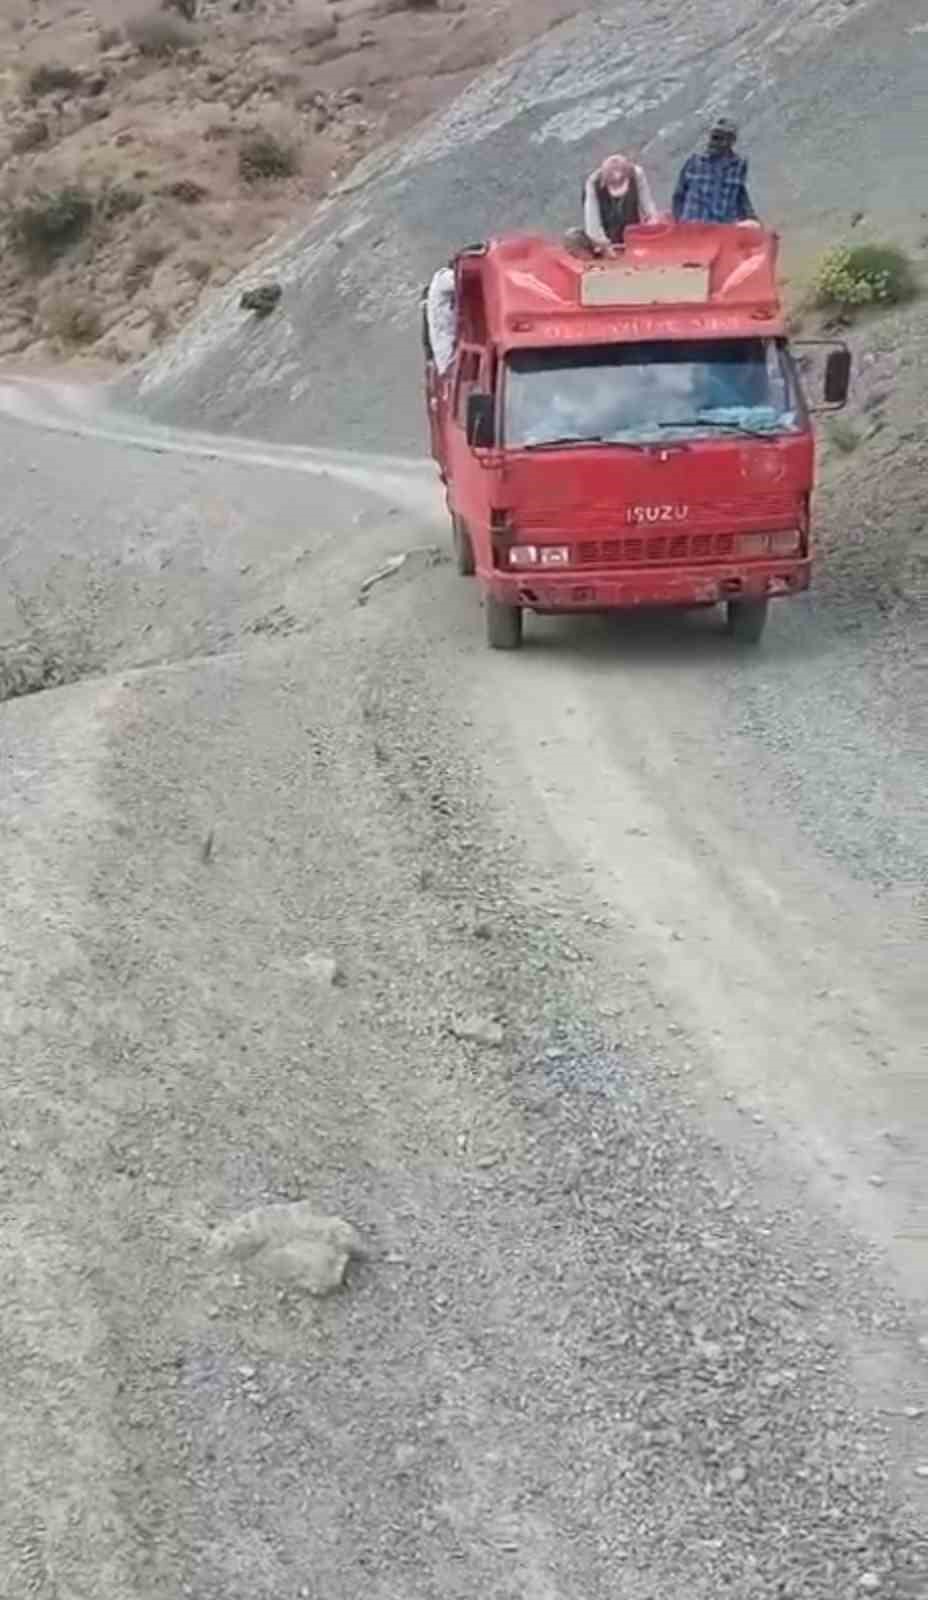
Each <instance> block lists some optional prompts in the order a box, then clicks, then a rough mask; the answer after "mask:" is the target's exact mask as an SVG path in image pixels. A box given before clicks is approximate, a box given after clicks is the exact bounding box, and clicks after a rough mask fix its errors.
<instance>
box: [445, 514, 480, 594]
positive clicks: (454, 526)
mask: <svg viewBox="0 0 928 1600" xmlns="http://www.w3.org/2000/svg"><path fill="white" fill-rule="evenodd" d="M451 539H452V543H453V545H454V565H455V567H456V568H457V571H458V572H459V573H460V575H461V577H462V578H472V577H473V576H474V547H473V545H472V544H471V542H470V534H469V533H468V531H467V528H466V525H465V524H464V523H463V522H462V521H461V518H460V517H459V516H458V515H457V513H456V512H454V511H452V513H451Z"/></svg>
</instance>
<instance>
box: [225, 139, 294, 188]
mask: <svg viewBox="0 0 928 1600" xmlns="http://www.w3.org/2000/svg"><path fill="white" fill-rule="evenodd" d="M298 169H299V157H298V155H297V152H296V150H295V149H294V147H293V145H292V144H288V143H287V142H286V141H285V140H283V139H281V138H279V137H278V135H277V134H276V133H272V132H271V131H270V129H268V128H255V129H254V130H253V131H252V132H251V133H249V134H248V136H247V138H245V139H243V140H242V143H241V144H240V146H239V151H238V170H239V176H240V177H241V179H242V182H243V183H265V182H268V181H277V180H279V179H281V178H292V177H293V175H294V173H295V172H297V171H298Z"/></svg>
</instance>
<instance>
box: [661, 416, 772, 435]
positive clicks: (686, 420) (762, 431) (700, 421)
mask: <svg viewBox="0 0 928 1600" xmlns="http://www.w3.org/2000/svg"><path fill="white" fill-rule="evenodd" d="M658 427H659V428H705V429H706V430H707V431H708V429H709V428H725V429H727V430H728V431H729V432H730V433H740V434H745V435H747V437H748V438H749V439H776V438H777V437H778V435H777V431H776V429H774V428H751V427H749V426H748V424H747V423H746V422H714V421H712V420H711V419H710V418H709V417H681V418H680V420H679V422H659V423H658Z"/></svg>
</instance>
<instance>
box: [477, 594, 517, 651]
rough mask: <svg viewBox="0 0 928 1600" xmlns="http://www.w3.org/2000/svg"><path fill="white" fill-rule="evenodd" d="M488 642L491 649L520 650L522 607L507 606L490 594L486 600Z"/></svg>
mask: <svg viewBox="0 0 928 1600" xmlns="http://www.w3.org/2000/svg"><path fill="white" fill-rule="evenodd" d="M483 604H484V610H485V612H486V619H487V644H488V645H489V646H490V649H491V650H518V649H519V647H520V646H521V644H522V607H521V606H506V605H503V603H502V602H501V601H500V600H494V599H493V596H492V595H491V594H488V595H487V596H486V598H485V600H484V603H483Z"/></svg>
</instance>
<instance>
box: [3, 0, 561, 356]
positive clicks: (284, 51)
mask: <svg viewBox="0 0 928 1600" xmlns="http://www.w3.org/2000/svg"><path fill="white" fill-rule="evenodd" d="M318 9H319V10H320V11H323V10H325V12H326V13H327V15H328V13H329V12H330V11H331V13H332V14H331V16H328V20H329V21H330V22H332V21H335V23H336V26H335V28H334V31H330V32H329V37H328V38H327V39H326V40H323V41H322V42H321V44H320V45H319V46H318V47H314V46H312V45H310V44H308V43H307V37H308V36H307V32H306V26H307V18H310V20H311V13H312V12H313V10H314V6H313V5H309V6H308V7H305V8H304V7H303V4H302V0H301V4H300V5H296V4H295V0H254V3H251V0H100V3H99V4H94V5H93V6H77V5H74V6H72V5H66V4H64V3H63V0H62V3H59V4H55V5H51V4H46V3H45V0H43V3H42V4H41V5H38V4H37V5H34V6H33V5H31V4H28V3H27V0H17V9H16V11H15V14H11V8H10V7H5V6H3V5H0V54H2V56H3V59H4V60H6V61H7V63H8V65H11V66H13V68H14V70H10V71H8V72H7V74H6V75H5V76H2V75H0V145H2V149H0V158H2V157H3V156H4V155H5V156H6V157H7V161H6V169H5V173H4V180H3V185H2V197H3V201H4V207H3V212H4V228H3V233H4V238H3V242H4V243H5V245H6V249H5V250H4V252H3V256H2V258H0V259H2V263H3V271H4V295H5V308H6V310H7V312H8V316H7V317H6V320H5V325H4V327H3V328H2V329H0V345H2V347H3V354H6V355H15V356H16V358H17V359H20V358H22V359H29V358H31V357H32V356H35V357H37V358H39V359H44V358H45V357H47V356H48V354H49V350H48V345H49V343H50V342H54V344H55V346H56V349H55V355H56V356H60V354H61V352H62V351H64V352H65V353H67V352H69V351H71V350H75V351H76V350H78V349H80V350H87V349H89V348H91V343H93V344H94V345H95V348H96V353H97V354H98V355H99V356H100V357H101V359H103V360H105V361H106V360H112V361H113V362H114V363H120V364H121V363H124V362H130V361H134V360H136V359H137V358H138V357H140V356H142V355H144V354H145V353H146V351H147V348H148V347H149V345H150V343H151V341H152V338H153V337H156V336H157V333H158V330H159V328H160V327H161V326H162V325H164V326H165V327H169V328H176V327H178V326H179V325H180V324H181V322H182V321H183V319H184V317H186V316H187V315H189V314H190V312H191V310H192V308H193V306H194V305H195V303H196V300H197V295H198V291H199V289H200V288H201V287H202V286H204V285H207V284H209V283H210V282H212V283H214V284H219V283H225V282H228V280H229V279H230V278H231V276H232V275H233V274H234V273H235V272H236V271H238V270H239V269H240V268H241V267H242V266H243V265H244V264H245V262H246V261H247V259H248V257H249V255H250V253H251V252H252V250H253V249H254V248H255V247H256V245H258V244H260V243H261V242H262V241H263V240H264V239H266V238H267V237H268V235H269V234H271V233H273V232H275V231H276V230H277V229H279V228H280V227H282V226H284V225H286V223H287V222H288V220H289V218H290V217H291V216H292V212H293V209H294V208H295V207H296V208H298V209H299V211H300V214H301V215H305V213H306V210H307V209H308V208H311V207H312V206H313V204H314V203H315V202H316V201H317V200H319V199H321V198H322V197H324V196H325V195H326V194H327V193H329V192H330V191H331V188H332V185H333V182H338V181H340V180H341V179H343V178H344V177H345V176H346V175H347V173H348V172H349V171H350V170H351V168H352V166H353V165H354V164H355V162H356V161H357V160H358V159H360V158H362V157H363V156H365V155H366V154H367V153H368V152H369V151H370V150H371V149H372V148H373V147H375V146H378V145H380V144H382V142H383V141H384V139H389V138H391V137H393V136H394V135H395V134H398V133H402V132H403V131H405V130H406V129H407V128H409V127H410V126H411V125H412V124H414V123H415V122H417V121H418V120H419V119H420V118H421V117H422V116H426V115H428V114H429V113H430V112H431V111H432V110H434V109H436V107H438V106H439V105H441V104H443V102H444V97H445V96H446V93H447V77H446V76H444V77H443V76H440V75H439V74H438V72H437V69H438V68H439V66H440V67H441V71H442V73H446V70H447V65H448V52H449V50H450V51H452V54H453V56H454V59H455V61H458V60H460V70H458V69H455V76H456V79H462V78H463V76H464V74H465V72H470V71H471V70H472V66H473V65H474V63H473V62H472V61H471V57H473V56H474V49H473V42H474V40H476V41H477V43H478V44H479V45H480V51H478V54H479V53H481V52H483V50H484V44H485V42H486V40H487V39H488V38H489V37H490V35H492V39H497V40H498V48H499V49H502V48H504V47H505V48H507V49H508V48H509V47H510V46H515V45H518V44H520V43H522V42H524V41H525V40H527V39H528V38H529V37H533V36H535V35H536V34H537V33H539V32H541V31H543V30H544V28H546V27H547V26H549V25H550V23H551V22H552V21H553V20H557V19H559V18H560V17H561V16H563V15H565V14H567V13H568V12H569V11H570V10H571V9H574V7H572V5H571V0H497V7H496V9H495V10H494V22H493V26H492V29H488V24H487V18H486V13H485V8H483V7H480V6H479V5H478V4H477V0H468V4H467V6H466V8H465V9H463V10H461V11H457V10H452V9H451V7H450V6H449V7H447V8H446V7H445V6H444V5H443V4H438V5H437V6H436V5H430V4H425V3H423V4H422V5H421V6H419V7H416V8H413V7H410V8H407V7H405V6H399V5H388V4H386V3H385V4H382V5H381V4H373V3H372V5H371V7H370V8H369V9H368V8H366V7H365V8H363V9H362V7H361V6H360V5H357V4H355V3H354V0H348V3H347V4H344V5H342V6H339V5H338V4H337V3H335V0H333V4H332V6H331V7H329V6H328V5H325V4H324V0H318ZM416 11H417V12H418V14H414V13H415V12H416ZM491 43H492V40H491ZM358 51H360V52H362V53H361V54H359V55H357V57H356V63H357V67H358V71H357V73H356V74H355V73H354V72H353V70H352V68H353V63H352V56H353V55H354V53H355V52H358ZM481 59H486V56H485V54H482V55H481ZM433 69H435V70H433ZM346 81H348V82H350V83H351V85H352V86H351V87H346ZM95 117H99V119H100V120H99V121H97V120H94V118H95ZM140 235H141V237H140ZM152 236H154V237H155V238H156V239H157V240H158V242H159V244H160V250H156V249H154V248H153V246H152V245H151V243H150V242H149V241H150V240H151V238H152ZM166 253H167V254H168V255H169V256H170V258H171V260H172V261H173V260H176V262H177V270H176V271H175V270H172V269H171V268H169V269H168V270H164V271H162V272H157V271H156V268H157V267H158V265H159V264H160V261H162V260H164V259H165V254H166ZM156 256H157V259H156ZM37 288H38V289H39V290H40V294H39V299H40V300H41V306H37V305H33V299H34V297H35V290H36V289H37ZM140 290H144V291H145V299H146V304H145V308H144V309H145V311H146V312H147V313H151V312H153V311H155V310H157V311H158V318H157V319H156V322H155V323H152V322H151V320H150V316H148V317H143V316H142V307H141V306H140V305H139V304H138V301H137V298H136V297H137V296H138V294H139V291H140ZM90 301H92V303H93V305H94V306H95V307H97V308H98V309H99V310H100V312H101V313H102V321H103V324H104V327H103V330H102V332H101V336H100V339H99V340H98V341H91V342H85V334H86V333H88V332H89V331H90V329H91V328H92V322H91V321H86V320H84V319H83V316H82V315H80V316H79V315H78V314H77V311H74V312H73V313H70V312H69V313H68V314H65V312H64V310H62V309H61V308H62V307H65V306H71V307H74V308H80V309H81V311H83V309H84V308H86V307H87V305H88V303H89V302H90ZM50 306H53V307H55V308H56V309H55V314H54V318H53V320H54V323H55V328H56V330H57V331H56V332H54V333H52V332H51V330H50V327H49V321H50V313H49V312H48V309H47V308H48V307H50ZM43 308H45V309H44V310H43ZM76 334H77V335H79V337H75V336H74V335H76Z"/></svg>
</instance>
